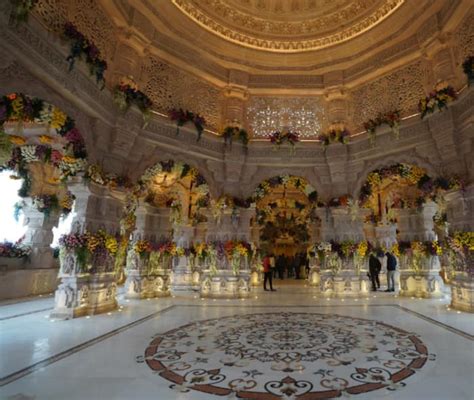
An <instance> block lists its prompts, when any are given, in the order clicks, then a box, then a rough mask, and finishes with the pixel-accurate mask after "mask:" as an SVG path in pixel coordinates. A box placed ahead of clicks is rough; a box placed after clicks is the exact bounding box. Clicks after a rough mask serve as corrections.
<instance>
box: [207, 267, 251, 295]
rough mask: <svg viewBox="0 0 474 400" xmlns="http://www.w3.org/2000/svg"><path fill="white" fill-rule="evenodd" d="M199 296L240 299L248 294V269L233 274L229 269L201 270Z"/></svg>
mask: <svg viewBox="0 0 474 400" xmlns="http://www.w3.org/2000/svg"><path fill="white" fill-rule="evenodd" d="M200 294H201V297H205V298H213V299H239V298H240V299H241V298H247V297H249V296H250V271H249V270H245V271H240V272H239V274H237V275H235V274H234V273H233V272H232V271H229V270H217V272H216V273H214V274H211V272H210V270H204V271H203V277H202V281H201V288H200Z"/></svg>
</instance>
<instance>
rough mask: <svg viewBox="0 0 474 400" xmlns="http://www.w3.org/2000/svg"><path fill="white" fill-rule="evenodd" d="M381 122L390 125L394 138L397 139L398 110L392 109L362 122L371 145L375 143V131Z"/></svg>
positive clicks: (398, 126) (398, 132)
mask: <svg viewBox="0 0 474 400" xmlns="http://www.w3.org/2000/svg"><path fill="white" fill-rule="evenodd" d="M383 124H386V125H388V126H390V128H392V132H393V133H394V135H395V138H397V139H398V138H399V136H400V111H399V110H394V111H392V112H389V113H386V114H379V115H377V117H375V119H369V120H368V121H367V122H365V123H364V129H365V130H366V131H367V133H368V134H369V137H370V143H371V145H372V146H373V145H375V131H376V130H377V128H378V127H379V126H381V125H383Z"/></svg>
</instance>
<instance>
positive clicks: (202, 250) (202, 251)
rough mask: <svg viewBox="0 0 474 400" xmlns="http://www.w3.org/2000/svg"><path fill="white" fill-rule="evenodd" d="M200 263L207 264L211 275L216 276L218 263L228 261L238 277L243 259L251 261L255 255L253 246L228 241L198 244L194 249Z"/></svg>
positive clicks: (241, 242)
mask: <svg viewBox="0 0 474 400" xmlns="http://www.w3.org/2000/svg"><path fill="white" fill-rule="evenodd" d="M192 252H193V254H195V255H196V257H197V258H198V260H199V261H201V262H203V263H207V265H208V266H209V270H210V274H211V275H215V274H216V273H217V270H218V269H222V265H221V268H218V265H217V263H218V261H219V260H223V259H226V260H227V261H228V263H229V265H230V267H231V269H232V272H233V273H234V274H235V275H237V274H238V273H239V271H240V263H241V257H247V259H250V258H251V257H252V255H253V248H252V245H251V244H250V243H248V242H245V241H238V240H228V241H227V242H221V241H215V242H209V243H196V244H194V246H193V249H192Z"/></svg>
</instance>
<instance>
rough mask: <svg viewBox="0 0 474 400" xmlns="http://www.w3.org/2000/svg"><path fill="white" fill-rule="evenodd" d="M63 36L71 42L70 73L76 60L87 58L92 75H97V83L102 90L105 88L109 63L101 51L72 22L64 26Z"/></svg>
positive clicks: (68, 58) (68, 59)
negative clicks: (105, 74)
mask: <svg viewBox="0 0 474 400" xmlns="http://www.w3.org/2000/svg"><path fill="white" fill-rule="evenodd" d="M63 35H64V37H65V38H66V39H68V40H69V41H70V49H69V56H68V57H67V59H66V61H67V62H68V63H69V71H72V69H73V68H74V64H75V62H76V59H80V58H82V57H85V60H86V63H87V64H88V65H89V72H90V74H91V75H95V78H96V81H97V83H99V84H101V89H103V88H104V87H105V78H104V73H105V71H106V70H107V62H106V61H105V60H103V59H102V58H101V54H100V50H99V49H98V48H97V46H96V45H95V44H94V43H92V42H91V41H90V40H89V39H87V38H86V37H85V36H84V35H83V34H82V33H81V32H79V30H78V29H77V28H76V26H75V25H74V24H73V23H71V22H66V23H65V24H64V28H63Z"/></svg>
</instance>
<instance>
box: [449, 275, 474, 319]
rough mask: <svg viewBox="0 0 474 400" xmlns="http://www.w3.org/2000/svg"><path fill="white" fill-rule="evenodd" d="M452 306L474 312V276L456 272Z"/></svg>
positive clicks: (452, 286)
mask: <svg viewBox="0 0 474 400" xmlns="http://www.w3.org/2000/svg"><path fill="white" fill-rule="evenodd" d="M451 307H452V308H454V309H456V310H461V311H466V312H470V313H474V276H473V275H471V274H469V273H467V272H456V273H455V275H454V279H453V280H452V282H451Z"/></svg>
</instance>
